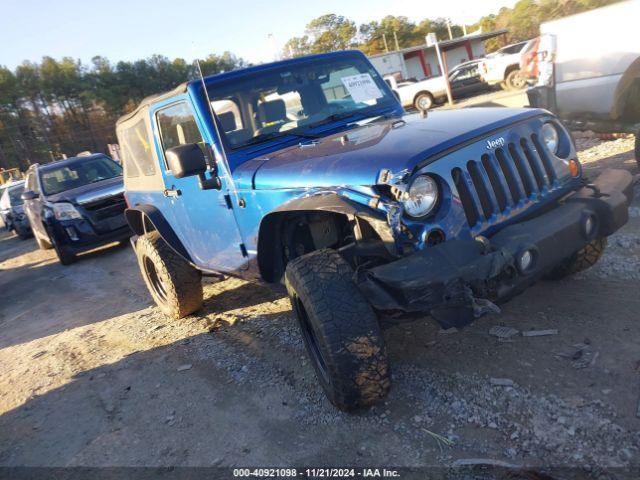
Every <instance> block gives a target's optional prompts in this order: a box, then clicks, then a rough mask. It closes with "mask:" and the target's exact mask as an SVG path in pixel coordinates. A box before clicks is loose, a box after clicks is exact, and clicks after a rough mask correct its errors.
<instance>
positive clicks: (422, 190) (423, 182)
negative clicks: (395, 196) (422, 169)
mask: <svg viewBox="0 0 640 480" xmlns="http://www.w3.org/2000/svg"><path fill="white" fill-rule="evenodd" d="M437 201H438V184H437V183H436V181H435V180H434V179H433V178H431V177H429V176H427V175H420V176H418V177H416V178H415V180H414V181H413V183H412V184H411V186H410V187H409V190H408V191H407V193H406V194H405V197H404V211H405V212H406V213H407V215H409V216H411V217H424V216H425V215H428V214H429V213H430V212H431V211H432V210H433V208H434V207H435V206H436V203H437Z"/></svg>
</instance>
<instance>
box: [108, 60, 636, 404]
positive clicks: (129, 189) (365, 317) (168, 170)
mask: <svg viewBox="0 0 640 480" xmlns="http://www.w3.org/2000/svg"><path fill="white" fill-rule="evenodd" d="M117 135H118V139H119V142H120V146H121V151H122V154H123V163H124V178H125V180H124V181H125V195H126V199H127V203H128V206H129V208H128V210H127V211H126V217H127V219H128V222H129V225H130V226H131V228H132V229H133V231H134V232H135V233H136V235H137V237H135V239H134V245H135V251H136V254H137V258H138V261H139V266H140V270H141V272H142V275H143V277H144V279H145V282H146V284H147V286H148V288H149V291H150V293H151V295H152V297H153V298H154V300H155V301H156V303H157V304H158V306H159V307H160V309H161V310H162V311H163V312H164V313H165V314H166V315H168V316H170V317H173V318H180V317H183V316H185V315H188V314H190V313H192V312H195V311H196V310H198V309H199V308H200V307H201V306H202V302H203V298H202V296H203V294H202V285H201V276H202V275H203V274H205V275H206V274H220V273H223V274H227V275H234V276H238V277H242V278H245V279H252V280H260V281H263V282H266V283H269V284H273V285H284V286H285V287H286V290H287V292H288V295H289V296H290V299H291V303H292V307H293V310H294V312H295V314H296V316H297V318H298V321H299V324H300V328H301V332H302V336H303V339H304V342H305V345H306V348H307V350H308V353H309V356H310V358H311V360H312V363H313V365H314V368H315V370H316V373H317V377H318V380H319V382H320V383H321V385H322V387H323V388H324V390H325V392H326V394H327V396H328V397H329V399H330V400H331V402H333V403H334V404H335V405H336V406H337V407H339V408H341V409H343V410H353V409H356V408H358V407H363V406H367V405H371V404H372V403H374V402H376V401H377V400H379V399H380V398H382V397H384V396H385V394H386V393H387V392H388V390H389V387H390V375H389V366H388V357H387V353H386V350H385V346H384V342H383V336H382V334H381V329H380V326H379V323H378V314H379V313H381V312H393V313H394V314H396V315H394V316H398V315H397V314H403V313H404V314H406V315H404V318H411V316H412V315H410V314H411V313H415V312H424V313H428V314H430V315H431V316H432V317H433V318H434V319H436V320H437V321H438V322H440V324H441V325H442V326H443V327H454V326H455V327H462V326H464V325H465V324H467V323H469V322H470V321H472V320H473V319H475V318H477V317H479V316H481V315H482V314H484V313H487V312H492V311H498V307H497V306H496V303H500V302H502V301H505V300H506V299H509V298H511V297H513V296H514V295H515V294H517V293H519V292H521V291H522V290H523V289H525V288H526V287H527V286H529V285H531V284H532V283H533V282H535V281H536V280H539V279H540V278H542V277H555V278H558V277H563V276H565V275H568V274H571V273H573V272H577V271H579V270H582V269H585V268H588V267H589V266H591V265H593V264H594V263H595V262H596V261H597V260H598V258H599V257H600V256H601V254H602V252H603V249H604V247H605V244H606V237H607V236H609V235H611V234H612V233H613V232H615V231H616V230H617V229H619V228H620V227H621V226H622V225H624V224H625V222H626V221H627V218H628V212H627V210H628V204H629V202H630V200H631V196H632V194H633V191H632V190H633V186H632V185H633V178H632V176H631V175H630V174H629V173H628V172H627V171H622V170H607V171H605V172H604V173H603V174H602V175H601V176H600V177H599V178H598V179H596V180H594V181H588V180H586V179H584V178H583V177H582V170H581V167H580V164H579V162H578V160H577V157H576V152H575V149H574V145H573V143H572V140H571V137H570V135H569V133H568V132H567V130H565V128H564V127H563V126H562V125H561V124H560V122H558V120H557V119H556V118H555V117H554V116H552V115H551V114H549V113H548V112H547V111H545V110H538V109H504V108H475V109H467V110H450V111H441V112H430V113H429V114H428V115H427V114H426V113H422V114H412V115H407V114H406V113H405V112H404V110H403V109H402V107H401V105H400V104H399V103H398V101H397V99H396V97H395V95H394V94H393V92H392V91H391V90H390V89H389V87H388V86H387V85H386V83H385V82H384V81H383V79H382V78H381V77H380V75H379V74H378V73H377V72H376V70H375V69H374V68H373V67H372V65H371V64H370V63H369V61H368V60H367V58H366V57H365V56H364V55H363V54H362V53H360V52H355V51H347V52H339V53H331V54H325V55H317V56H311V57H306V58H298V59H293V60H286V61H281V62H277V63H272V64H268V65H258V66H254V67H250V68H246V69H243V70H236V71H232V72H227V73H222V74H219V75H215V76H211V77H207V78H204V79H201V80H197V81H191V82H188V83H185V84H183V85H180V86H179V87H177V88H176V89H174V90H173V91H171V92H168V93H164V94H161V95H157V96H154V97H150V98H147V99H145V100H144V101H143V102H142V103H141V104H140V106H139V107H138V108H137V109H136V110H135V111H134V112H132V113H130V114H128V115H126V116H124V117H122V118H121V119H120V120H119V121H118V124H117ZM213 301H215V300H213ZM402 317H403V315H400V318H402Z"/></svg>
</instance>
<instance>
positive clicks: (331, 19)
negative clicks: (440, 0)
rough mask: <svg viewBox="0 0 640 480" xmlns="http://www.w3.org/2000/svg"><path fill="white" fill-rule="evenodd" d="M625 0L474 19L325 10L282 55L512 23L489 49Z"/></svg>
mask: <svg viewBox="0 0 640 480" xmlns="http://www.w3.org/2000/svg"><path fill="white" fill-rule="evenodd" d="M618 1H620V0H519V1H518V2H517V3H516V4H515V5H514V7H513V8H506V7H505V8H501V9H500V11H499V12H498V13H497V14H490V15H487V16H484V17H482V18H480V20H478V21H477V22H476V23H473V24H471V25H464V26H463V25H458V24H455V23H451V22H450V21H449V19H446V18H436V19H429V18H426V19H424V20H422V21H419V22H412V21H410V20H409V19H408V18H407V17H404V16H392V15H389V16H386V17H384V18H383V19H382V20H380V21H373V22H369V23H365V24H361V25H356V23H355V22H353V21H352V20H350V19H348V18H346V17H344V16H341V15H335V14H328V15H322V16H320V17H318V18H315V19H314V20H312V21H311V22H309V24H308V25H307V26H306V28H305V31H304V34H303V35H302V36H299V37H293V38H291V39H289V40H288V41H287V43H286V44H285V46H284V49H283V52H282V55H283V56H284V57H297V56H301V55H308V54H314V53H323V52H328V51H334V50H345V49H348V48H357V49H360V50H362V51H363V52H365V53H366V54H367V55H374V54H377V53H383V52H385V51H388V50H395V49H396V48H397V47H398V48H407V47H413V46H417V45H421V44H424V43H425V36H426V35H427V34H428V33H435V34H436V36H437V37H438V39H440V40H447V39H449V38H450V35H451V37H452V38H456V37H461V36H462V35H463V34H464V32H465V31H467V33H470V32H473V31H476V30H478V29H482V31H484V32H489V31H493V30H498V29H503V28H505V29H508V30H509V33H507V34H506V35H503V36H500V37H497V38H494V39H491V40H488V41H487V44H486V48H487V51H488V52H491V51H494V50H496V49H498V48H500V47H502V46H504V45H508V44H510V43H515V42H519V41H522V40H528V39H530V38H533V37H536V36H537V35H538V32H539V28H540V23H542V22H546V21H549V20H553V19H556V18H560V17H565V16H567V15H573V14H575V13H580V12H584V11H587V10H590V9H593V8H597V7H602V6H605V5H609V4H611V3H615V2H618Z"/></svg>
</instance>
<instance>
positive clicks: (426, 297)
mask: <svg viewBox="0 0 640 480" xmlns="http://www.w3.org/2000/svg"><path fill="white" fill-rule="evenodd" d="M632 197H633V177H632V176H631V174H630V173H629V172H627V171H626V170H613V169H609V170H605V171H604V172H603V173H602V175H600V177H598V179H597V180H596V181H595V182H594V183H593V184H590V185H588V186H585V187H583V188H582V189H580V190H578V191H576V192H574V193H573V194H571V195H569V196H568V197H566V198H564V199H563V200H562V201H561V202H560V203H559V204H558V205H556V206H555V207H554V208H553V209H552V210H549V211H547V212H546V213H543V214H541V215H538V216H536V217H535V218H532V219H529V220H526V221H522V222H520V223H516V224H513V225H509V226H507V227H505V228H503V229H502V230H501V231H499V232H498V233H497V234H495V235H493V236H492V237H491V238H490V239H485V238H480V239H475V240H473V239H469V240H457V239H456V240H449V241H446V242H444V243H441V244H439V245H436V246H434V247H428V248H425V249H424V250H421V251H419V252H416V253H413V254H411V255H408V256H406V257H403V258H401V259H399V260H396V261H393V262H390V263H387V264H384V265H381V266H377V267H374V268H371V269H369V270H360V271H358V272H357V273H356V278H355V280H356V283H357V285H358V287H359V288H360V290H361V291H362V292H363V294H364V295H365V296H366V297H367V299H368V300H369V302H370V303H371V305H373V306H374V307H375V308H376V309H378V310H387V311H390V310H391V311H394V310H395V311H403V312H428V313H429V314H431V316H433V317H434V318H435V319H436V320H438V321H439V322H440V324H441V325H442V326H443V327H445V328H449V327H462V326H464V325H467V324H468V323H470V322H471V321H472V320H473V319H475V318H478V317H479V316H481V315H483V314H485V313H488V312H491V311H499V309H498V308H497V307H496V305H495V303H494V302H500V301H505V300H508V299H509V298H511V297H512V296H513V295H516V294H518V293H520V292H521V291H523V290H524V289H525V288H527V287H528V286H530V285H531V284H532V283H534V282H535V281H537V280H539V279H540V278H541V277H542V276H544V275H545V274H546V273H548V272H549V271H550V270H552V269H553V268H554V267H555V266H557V265H558V264H560V263H561V262H562V261H563V260H565V259H567V258H569V257H570V256H571V255H573V254H574V253H576V252H577V251H579V250H580V249H582V248H583V247H584V246H585V245H587V244H588V243H589V242H591V241H593V240H596V239H600V238H604V237H607V236H609V235H611V234H612V233H614V232H615V231H616V230H618V229H619V228H620V227H622V226H623V225H624V224H625V223H626V222H627V220H628V207H629V203H630V202H631V199H632Z"/></svg>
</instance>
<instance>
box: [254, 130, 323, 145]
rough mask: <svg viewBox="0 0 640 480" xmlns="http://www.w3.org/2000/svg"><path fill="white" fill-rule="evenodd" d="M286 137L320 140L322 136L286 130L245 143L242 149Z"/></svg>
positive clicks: (264, 134) (265, 134)
mask: <svg viewBox="0 0 640 480" xmlns="http://www.w3.org/2000/svg"><path fill="white" fill-rule="evenodd" d="M286 136H294V137H302V138H320V135H315V134H313V133H307V132H299V131H297V130H296V129H291V130H285V131H283V132H271V133H263V134H262V135H258V136H257V137H253V138H252V139H251V140H249V141H247V142H245V143H243V144H242V147H248V146H250V145H257V144H260V143H263V142H266V141H267V140H273V139H274V138H281V137H286Z"/></svg>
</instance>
